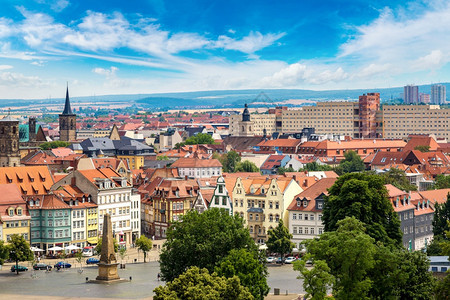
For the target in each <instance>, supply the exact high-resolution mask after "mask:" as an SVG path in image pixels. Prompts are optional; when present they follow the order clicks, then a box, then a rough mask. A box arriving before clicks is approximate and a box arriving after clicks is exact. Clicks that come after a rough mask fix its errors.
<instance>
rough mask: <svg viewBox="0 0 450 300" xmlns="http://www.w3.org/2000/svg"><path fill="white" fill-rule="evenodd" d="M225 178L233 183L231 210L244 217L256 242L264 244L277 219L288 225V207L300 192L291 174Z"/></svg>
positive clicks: (276, 223) (230, 184)
mask: <svg viewBox="0 0 450 300" xmlns="http://www.w3.org/2000/svg"><path fill="white" fill-rule="evenodd" d="M227 181H228V183H227V185H228V186H230V187H231V186H233V187H232V188H231V190H232V193H231V196H232V197H231V198H232V203H233V213H234V214H239V215H240V216H241V217H242V218H244V220H245V221H246V223H247V225H248V227H249V230H250V235H251V236H252V238H253V239H254V240H255V242H257V243H258V244H264V243H265V242H266V241H267V238H268V235H267V234H268V231H269V230H270V229H273V228H275V227H276V226H277V225H278V222H279V221H280V220H283V222H284V225H285V226H286V227H287V228H289V223H288V222H289V212H288V211H287V208H288V206H289V204H291V202H292V199H294V196H295V195H298V194H299V193H301V192H302V191H303V189H302V188H301V187H300V186H299V185H298V183H297V182H296V181H295V180H294V179H293V178H292V177H282V176H279V177H272V178H269V177H267V176H257V177H250V178H241V177H237V178H225V182H227ZM230 181H231V182H230ZM233 181H235V182H234V184H233V183H232V182H233Z"/></svg>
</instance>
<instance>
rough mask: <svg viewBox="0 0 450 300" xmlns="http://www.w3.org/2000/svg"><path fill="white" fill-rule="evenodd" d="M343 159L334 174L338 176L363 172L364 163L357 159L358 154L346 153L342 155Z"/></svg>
mask: <svg viewBox="0 0 450 300" xmlns="http://www.w3.org/2000/svg"><path fill="white" fill-rule="evenodd" d="M344 157H345V159H343V160H342V161H341V162H340V163H339V166H338V167H337V168H336V172H337V173H338V174H339V175H342V174H345V173H352V172H361V171H364V169H365V166H364V162H363V161H362V159H361V157H359V155H358V153H356V152H355V151H351V150H350V151H346V152H345V153H344Z"/></svg>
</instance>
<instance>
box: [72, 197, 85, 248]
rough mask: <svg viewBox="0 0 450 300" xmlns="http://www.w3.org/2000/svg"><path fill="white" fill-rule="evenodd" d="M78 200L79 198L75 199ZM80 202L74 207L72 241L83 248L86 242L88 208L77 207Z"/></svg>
mask: <svg viewBox="0 0 450 300" xmlns="http://www.w3.org/2000/svg"><path fill="white" fill-rule="evenodd" d="M75 201H76V202H78V200H75ZM77 205H78V203H75V206H71V207H72V226H71V227H72V228H71V229H72V243H73V244H75V245H77V246H78V247H81V248H83V247H84V246H86V245H85V243H86V216H85V212H86V208H85V207H77Z"/></svg>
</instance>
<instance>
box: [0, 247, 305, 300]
mask: <svg viewBox="0 0 450 300" xmlns="http://www.w3.org/2000/svg"><path fill="white" fill-rule="evenodd" d="M158 244H159V243H157V245H158ZM128 252H129V253H128V254H129V255H128V256H127V257H126V258H125V260H124V261H125V262H126V267H125V269H119V275H120V277H121V278H124V279H130V277H131V281H127V282H120V283H110V284H106V283H104V284H94V283H86V277H87V278H89V280H91V279H95V277H96V276H97V275H98V267H97V266H96V265H90V266H86V265H85V264H84V263H83V265H82V270H83V272H80V271H79V270H80V265H79V264H78V263H76V262H75V259H73V258H71V259H66V261H68V262H69V263H71V264H72V268H70V269H66V270H62V271H57V270H53V271H51V272H46V271H43V270H42V271H33V270H32V268H31V265H28V267H29V270H28V271H27V272H22V273H20V275H16V274H15V273H12V272H11V271H10V269H9V268H10V266H11V264H5V265H4V266H3V270H2V271H0V287H1V288H0V298H4V299H21V300H28V299H49V300H60V299H70V298H80V297H81V298H86V299H84V300H87V299H88V298H90V299H98V298H120V299H151V298H152V296H153V290H154V289H155V287H157V286H159V285H161V284H164V283H163V282H161V281H158V279H157V274H158V272H159V263H158V261H157V260H158V257H159V251H158V248H157V247H156V248H155V249H154V250H152V251H151V252H150V255H149V256H150V257H149V258H148V259H147V261H149V260H150V262H147V263H143V254H142V253H140V254H138V253H137V250H136V249H130V250H129V251H128ZM118 259H119V261H120V258H118ZM135 259H136V262H135ZM57 261H58V260H54V259H52V260H43V262H45V263H49V264H51V265H53V264H55V263H56V262H57ZM83 261H85V259H83ZM21 265H27V263H21ZM268 269H269V277H268V284H269V286H270V287H271V290H270V293H273V292H274V288H279V289H280V293H281V294H282V295H283V296H272V297H269V298H270V299H278V300H289V299H296V298H297V295H298V294H300V293H302V292H303V291H302V286H301V281H300V280H299V279H296V277H297V276H298V272H295V271H294V270H293V269H292V265H284V266H279V265H270V266H269V268H268ZM286 291H288V293H289V296H286Z"/></svg>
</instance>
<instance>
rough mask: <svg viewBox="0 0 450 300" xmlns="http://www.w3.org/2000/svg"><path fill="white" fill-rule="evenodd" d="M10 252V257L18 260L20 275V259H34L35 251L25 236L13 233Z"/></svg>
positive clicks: (17, 270) (9, 247) (9, 246)
mask: <svg viewBox="0 0 450 300" xmlns="http://www.w3.org/2000/svg"><path fill="white" fill-rule="evenodd" d="M7 247H8V252H9V258H10V259H11V260H13V261H15V262H16V272H17V275H19V268H18V266H19V261H29V260H33V256H34V255H33V252H32V251H31V249H30V244H28V242H27V241H26V240H25V238H24V237H23V236H21V235H18V234H13V235H11V240H10V241H9V245H8V246H7Z"/></svg>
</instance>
